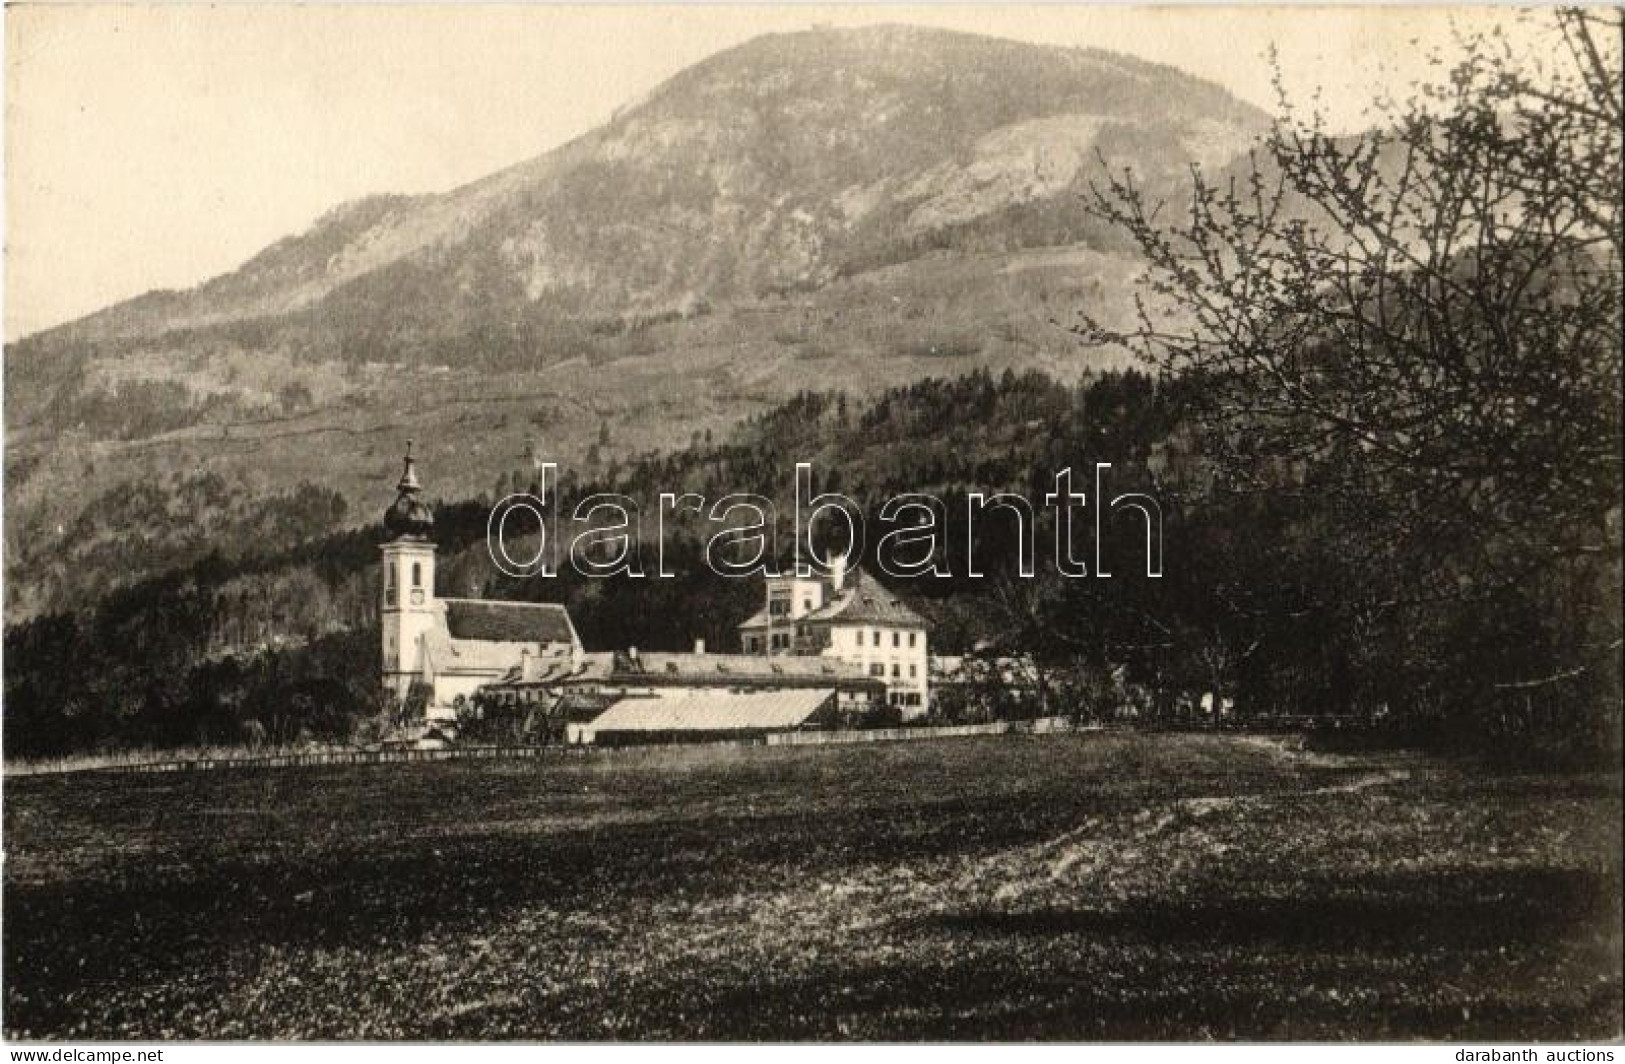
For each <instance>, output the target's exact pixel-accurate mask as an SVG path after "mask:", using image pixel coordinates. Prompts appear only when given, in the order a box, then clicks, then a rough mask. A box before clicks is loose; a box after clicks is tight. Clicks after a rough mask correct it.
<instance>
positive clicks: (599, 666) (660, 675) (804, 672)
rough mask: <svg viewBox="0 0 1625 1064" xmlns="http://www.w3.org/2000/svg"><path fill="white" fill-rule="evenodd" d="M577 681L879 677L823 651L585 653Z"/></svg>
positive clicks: (792, 681)
mask: <svg viewBox="0 0 1625 1064" xmlns="http://www.w3.org/2000/svg"><path fill="white" fill-rule="evenodd" d="M566 679H567V680H568V681H572V682H576V683H611V684H626V685H629V686H630V685H638V686H645V685H646V686H651V687H809V686H814V687H831V686H839V687H846V688H850V687H852V686H854V685H868V684H870V683H874V682H877V681H874V680H872V679H871V677H870V676H869V675H868V674H867V673H865V672H864V670H863V669H862V667H860V666H858V665H854V664H851V663H850V662H845V661H841V660H840V659H838V658H826V657H821V656H817V655H778V656H774V657H764V656H762V655H760V654H684V653H673V654H667V653H661V652H658V651H656V652H654V653H643V654H639V655H638V656H637V657H636V658H634V657H632V656H631V654H630V653H620V652H616V653H613V654H602V653H598V654H583V655H581V663H580V665H579V666H578V667H577V668H576V670H575V671H573V672H572V673H571V674H570V675H569V676H568V677H567V678H566Z"/></svg>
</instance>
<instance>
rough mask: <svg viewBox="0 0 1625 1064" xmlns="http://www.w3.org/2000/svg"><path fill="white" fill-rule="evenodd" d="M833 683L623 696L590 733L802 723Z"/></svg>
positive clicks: (730, 728)
mask: <svg viewBox="0 0 1625 1064" xmlns="http://www.w3.org/2000/svg"><path fill="white" fill-rule="evenodd" d="M834 697H835V690H834V688H829V687H825V688H811V689H806V690H794V691H749V692H732V691H730V692H726V693H723V692H715V691H659V692H657V693H655V694H654V695H653V696H643V697H640V698H623V699H621V700H620V701H619V702H616V703H615V704H614V705H612V706H610V707H609V708H608V709H606V710H605V711H604V712H603V713H602V714H601V715H600V716H598V717H596V718H594V719H593V721H592V723H591V724H590V725H589V727H590V728H591V729H592V730H593V731H594V732H628V731H645V732H664V731H755V730H773V729H782V728H795V727H798V726H800V725H802V724H805V723H806V722H807V721H808V720H809V719H811V718H812V716H813V715H814V714H816V713H817V712H818V711H819V710H820V709H823V708H824V706H825V705H827V704H828V703H829V701H830V699H832V698H834Z"/></svg>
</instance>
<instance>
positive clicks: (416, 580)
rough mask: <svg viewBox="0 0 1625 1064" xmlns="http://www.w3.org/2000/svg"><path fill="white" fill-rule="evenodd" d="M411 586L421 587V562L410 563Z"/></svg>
mask: <svg viewBox="0 0 1625 1064" xmlns="http://www.w3.org/2000/svg"><path fill="white" fill-rule="evenodd" d="M412 586H413V587H422V586H423V563H422V562H413V563H412Z"/></svg>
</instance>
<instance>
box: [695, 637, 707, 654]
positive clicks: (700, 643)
mask: <svg viewBox="0 0 1625 1064" xmlns="http://www.w3.org/2000/svg"><path fill="white" fill-rule="evenodd" d="M694 653H696V654H704V653H705V640H703V639H696V640H694Z"/></svg>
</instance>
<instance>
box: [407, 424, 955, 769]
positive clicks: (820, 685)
mask: <svg viewBox="0 0 1625 1064" xmlns="http://www.w3.org/2000/svg"><path fill="white" fill-rule="evenodd" d="M395 492H396V497H395V501H394V503H392V504H391V505H390V507H389V508H388V509H387V510H385V511H384V522H383V523H384V531H385V541H384V543H383V545H382V547H381V548H380V549H381V553H382V566H383V582H382V602H381V607H380V617H381V621H382V624H381V628H382V638H383V644H382V662H383V688H384V690H385V692H386V693H387V694H388V695H390V696H391V697H393V698H394V699H395V700H397V701H398V702H401V703H408V702H411V701H413V700H414V699H416V700H421V703H422V705H423V707H424V718H425V721H426V722H427V723H434V724H439V725H443V726H448V727H449V726H451V725H453V724H454V723H455V721H456V719H457V707H458V706H459V705H465V704H468V703H471V702H472V701H473V699H474V696H475V694H476V693H480V694H483V695H484V696H485V698H486V699H487V700H493V701H496V702H509V703H534V704H545V703H546V702H547V701H548V700H549V699H555V698H560V697H563V696H565V695H576V694H588V695H591V696H594V697H597V698H600V699H602V700H603V704H604V705H605V706H606V707H607V708H606V710H605V712H604V714H603V719H602V722H600V721H597V720H594V721H587V722H583V727H582V728H581V729H579V730H578V732H577V737H578V738H580V739H582V740H583V741H592V739H593V737H594V736H595V735H604V736H607V735H609V734H611V733H614V734H616V735H621V736H624V735H626V734H628V733H635V732H638V731H639V730H643V731H649V732H654V731H659V732H661V733H662V734H668V735H682V734H689V735H692V736H694V737H698V736H700V735H702V734H704V735H711V734H725V733H727V734H732V733H737V732H741V731H744V732H751V731H758V732H760V731H774V730H793V729H795V728H799V727H812V726H825V725H827V724H828V723H829V722H830V721H832V720H834V719H838V718H839V717H840V716H841V715H842V714H847V715H850V714H851V713H853V712H855V711H856V710H858V709H859V708H861V707H865V706H871V705H875V704H879V703H886V704H889V705H891V706H894V707H896V708H897V710H898V712H899V714H900V715H901V716H903V717H904V718H908V717H914V716H919V715H922V714H924V713H925V712H926V711H927V710H928V708H929V706H930V700H929V668H928V662H929V657H928V647H927V631H926V625H925V622H924V620H923V619H922V618H921V617H920V615H919V614H917V613H915V612H914V611H913V610H912V609H911V608H909V607H908V606H907V605H906V604H905V603H904V602H902V600H900V599H899V598H898V597H897V596H896V595H894V594H892V593H891V592H890V591H888V590H887V589H886V588H885V587H884V586H882V585H881V584H880V583H879V582H878V581H876V580H874V579H873V578H871V577H869V576H867V575H866V574H864V573H863V572H861V571H860V570H858V569H857V568H853V569H850V570H848V569H847V567H846V564H845V559H844V558H837V559H836V560H835V562H834V563H833V565H832V566H831V567H830V572H829V573H828V575H825V576H805V577H803V576H795V575H791V576H775V577H770V578H768V580H767V582H766V601H765V603H764V605H763V608H762V609H761V610H760V611H759V612H758V613H757V614H755V615H754V616H752V617H751V618H749V619H748V620H746V621H745V622H743V623H742V624H740V625H739V627H738V631H739V634H740V644H741V650H742V651H743V652H742V653H732V654H716V653H706V652H705V649H704V647H703V645H697V646H696V648H695V650H694V652H692V653H680V654H673V653H662V654H647V655H640V654H639V653H638V651H637V650H636V649H635V648H628V649H626V650H624V651H614V652H598V653H589V652H587V650H586V649H585V648H584V647H583V646H582V643H581V638H580V636H579V635H578V634H577V633H576V629H575V625H574V624H573V623H572V622H571V620H570V614H569V611H568V610H566V609H565V608H564V607H563V606H562V605H559V604H556V603H529V602H503V601H495V600H488V599H465V598H443V597H441V596H440V595H438V594H437V593H436V590H435V543H434V512H433V510H432V508H431V507H430V506H429V504H428V503H427V502H426V501H425V500H424V499H423V498H422V492H423V486H422V484H421V482H420V481H419V479H418V474H417V460H416V459H415V458H414V457H413V456H412V442H411V441H410V440H408V441H407V448H406V457H405V465H404V468H403V470H402V472H401V477H400V480H399V482H398V483H397V484H396V485H395Z"/></svg>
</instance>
